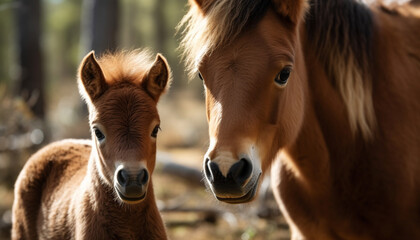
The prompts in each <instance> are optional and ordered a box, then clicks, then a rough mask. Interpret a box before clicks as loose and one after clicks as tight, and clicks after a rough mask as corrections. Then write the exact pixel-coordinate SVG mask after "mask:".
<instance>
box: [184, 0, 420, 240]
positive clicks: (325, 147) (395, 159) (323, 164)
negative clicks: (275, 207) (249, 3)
mask: <svg viewBox="0 0 420 240" xmlns="http://www.w3.org/2000/svg"><path fill="white" fill-rule="evenodd" d="M242 3H244V4H245V3H246V1H244V2H242ZM193 4H194V3H193ZM276 4H277V5H274V6H276V7H273V5H271V6H270V7H268V9H267V10H266V11H261V14H262V17H260V18H258V17H257V16H255V18H258V19H259V21H258V22H257V23H252V22H250V23H248V22H247V23H242V24H241V26H245V27H242V28H241V29H242V30H241V32H240V33H238V34H237V35H236V36H234V37H233V38H230V39H229V42H225V43H223V44H220V45H219V46H217V43H212V45H213V46H217V47H215V48H213V49H212V51H211V52H210V51H207V52H205V53H206V54H201V52H200V51H195V48H194V47H195V46H199V43H200V41H206V40H207V39H209V37H207V36H206V37H205V38H204V39H202V37H203V36H205V35H203V36H201V35H197V36H195V39H194V40H191V39H190V38H191V37H192V35H189V33H187V34H186V38H184V42H183V45H182V46H183V47H184V48H188V49H187V50H186V51H185V53H186V54H187V55H188V54H194V53H195V55H189V56H187V58H188V59H195V61H196V63H195V66H197V67H198V70H199V71H200V73H201V75H202V76H203V78H204V84H205V88H206V104H207V117H208V122H209V135H210V147H209V150H208V152H207V154H206V158H207V160H206V161H208V160H211V162H213V163H216V164H217V165H218V166H219V168H220V171H221V172H222V174H224V175H225V176H227V174H228V171H229V168H230V167H231V166H232V165H233V164H235V163H236V162H237V161H238V159H240V158H243V157H244V156H247V157H249V158H251V160H252V162H253V169H254V170H253V171H254V173H253V174H259V173H261V172H262V173H263V174H264V173H266V172H267V171H268V170H269V168H270V166H271V175H272V179H273V189H274V192H275V196H276V199H277V201H278V203H279V207H280V208H281V210H282V212H283V214H284V215H285V216H286V218H287V220H288V223H289V225H290V227H291V230H292V238H293V239H420V148H419V146H420V138H419V137H418V136H420V125H419V123H420V101H419V98H418V94H419V92H420V81H418V80H419V76H420V60H419V59H420V38H419V37H418V36H420V15H419V14H418V13H419V8H415V7H414V4H411V5H410V4H407V5H405V6H396V7H394V8H392V9H387V8H385V9H384V8H383V6H381V5H372V6H371V7H370V8H367V7H366V6H364V5H361V3H360V2H358V1H353V0H327V1H318V0H317V1H311V2H310V8H311V9H309V10H308V13H307V16H306V17H302V18H301V19H300V20H299V21H298V22H297V24H296V25H293V24H290V21H288V20H287V19H285V17H284V14H283V12H281V11H280V10H279V9H291V8H290V7H289V6H283V8H282V7H280V8H279V7H278V5H279V4H280V5H281V4H292V2H291V1H281V0H279V1H276ZM295 4H296V5H295V7H298V8H299V7H300V8H302V6H303V5H304V4H301V2H300V1H296V2H295ZM299 4H300V5H299ZM194 7H196V6H193V7H192V9H193V8H194ZM241 8H242V9H243V8H246V7H245V6H241V7H238V9H241ZM300 10H301V11H304V9H300ZM221 11H223V10H221ZM225 11H226V12H229V10H226V9H225ZM208 12H211V10H208ZM202 14H204V15H203V16H200V15H197V16H188V15H187V18H189V19H196V18H203V19H205V18H206V16H205V13H202ZM226 14H227V13H226ZM218 15H219V16H220V15H223V13H222V12H219V13H218ZM227 15H228V14H227ZM209 19H211V18H209ZM209 19H208V20H209ZM219 19H222V18H221V17H220V18H219ZM196 22H197V21H196V20H194V21H189V20H188V19H187V20H186V22H185V24H191V25H194V24H196ZM218 23H219V24H220V22H218ZM214 24H216V22H211V23H209V25H210V26H213V25H214ZM243 24H244V25H243ZM195 27H196V26H189V27H188V28H189V29H195ZM200 27H201V28H203V30H202V32H206V29H205V28H206V27H205V25H202V26H200ZM229 28H234V26H230V27H229ZM225 33H226V34H228V35H229V32H225ZM215 34H216V35H220V34H221V33H220V32H218V33H215ZM222 35H223V34H222ZM211 39H222V37H213V38H211ZM189 43H194V44H195V46H192V47H191V46H189ZM200 54H201V55H200ZM285 66H292V68H293V70H292V73H291V75H290V78H289V80H288V83H287V85H286V86H283V87H279V86H277V85H276V84H275V83H274V81H273V79H274V78H275V76H276V75H277V74H278V73H279V71H280V70H282V69H283V68H284V67H285ZM204 167H206V166H204ZM255 169H257V170H255ZM259 169H260V170H259ZM206 176H207V175H206ZM251 177H252V176H251ZM251 177H250V180H249V181H250V182H252V181H253V180H252V178H251ZM207 181H208V183H209V185H210V187H213V186H212V184H213V183H212V181H211V180H209V179H207ZM247 184H248V183H247ZM248 185H249V184H248ZM214 194H215V195H216V197H222V198H239V197H241V196H240V195H237V193H234V192H232V193H231V194H228V193H224V195H223V196H218V195H217V194H216V193H214ZM248 200H249V199H248Z"/></svg>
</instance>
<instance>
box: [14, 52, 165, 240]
mask: <svg viewBox="0 0 420 240" xmlns="http://www.w3.org/2000/svg"><path fill="white" fill-rule="evenodd" d="M156 66H158V67H157V68H156ZM148 72H153V74H152V75H150V74H148ZM79 75H80V79H79V86H80V91H81V94H82V96H83V97H84V98H85V99H86V102H87V103H88V106H89V120H90V126H91V127H92V129H94V128H95V127H98V128H100V129H101V131H103V133H104V134H105V136H106V138H105V139H106V140H105V142H99V140H98V139H97V138H96V137H95V133H94V130H92V141H88V140H63V141H59V142H55V143H52V144H50V145H48V146H46V147H44V148H42V149H41V150H40V151H38V152H37V153H35V154H34V155H33V156H32V157H31V158H30V159H29V160H28V162H27V163H26V165H25V166H24V168H23V170H22V172H21V173H20V175H19V177H18V179H17V181H16V185H15V202H14V205H13V229H12V238H13V239H60V240H61V239H167V237H166V232H165V227H164V224H163V221H162V219H161V216H160V213H159V212H158V209H157V206H156V201H155V196H154V192H153V184H152V181H151V180H149V183H148V185H147V190H146V196H145V198H144V199H142V200H140V201H137V202H130V201H127V200H123V199H122V198H121V197H120V196H119V195H118V194H117V193H116V190H115V187H114V185H115V179H114V176H116V174H115V171H116V168H117V167H118V166H119V165H121V164H122V165H125V166H144V167H145V168H146V169H147V171H148V172H149V173H150V175H151V174H152V173H153V170H154V167H155V158H156V140H155V139H154V138H152V137H151V132H152V129H154V127H155V126H156V124H158V123H159V115H158V113H157V109H156V104H157V99H158V98H159V96H160V95H161V94H162V92H163V91H164V90H165V89H166V85H167V82H168V81H169V69H168V67H167V64H166V61H165V60H164V58H163V57H162V56H161V55H158V56H157V58H156V60H155V62H154V63H153V61H151V59H150V57H149V55H148V54H147V53H145V52H141V51H135V52H121V53H116V54H108V55H105V56H103V57H102V58H100V59H99V60H98V61H96V59H95V57H94V54H93V53H90V54H88V55H87V56H86V58H85V59H84V60H83V62H82V64H81V67H80V73H79ZM151 88H152V89H151Z"/></svg>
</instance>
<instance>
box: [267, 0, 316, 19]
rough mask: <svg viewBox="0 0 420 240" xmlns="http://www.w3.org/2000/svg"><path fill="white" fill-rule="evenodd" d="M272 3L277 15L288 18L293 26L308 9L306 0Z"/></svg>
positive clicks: (280, 0) (281, 0) (276, 0)
mask: <svg viewBox="0 0 420 240" xmlns="http://www.w3.org/2000/svg"><path fill="white" fill-rule="evenodd" d="M272 3H273V5H274V8H275V10H276V11H277V13H279V14H280V15H282V16H284V17H287V18H289V19H290V21H292V22H293V23H294V24H297V23H298V22H299V20H300V19H302V18H303V15H304V14H305V12H306V11H307V10H308V9H309V8H308V6H309V4H308V0H272Z"/></svg>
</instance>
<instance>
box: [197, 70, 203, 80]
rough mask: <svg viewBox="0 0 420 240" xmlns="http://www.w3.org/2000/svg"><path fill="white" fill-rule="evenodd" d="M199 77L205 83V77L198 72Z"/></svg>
mask: <svg viewBox="0 0 420 240" xmlns="http://www.w3.org/2000/svg"><path fill="white" fill-rule="evenodd" d="M198 77H199V78H200V79H201V81H203V76H202V75H201V73H200V72H198Z"/></svg>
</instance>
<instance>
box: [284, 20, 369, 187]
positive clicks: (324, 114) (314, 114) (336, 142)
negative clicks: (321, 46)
mask: <svg viewBox="0 0 420 240" xmlns="http://www.w3.org/2000/svg"><path fill="white" fill-rule="evenodd" d="M299 33H300V42H301V47H302V51H301V52H302V56H299V57H301V58H302V59H305V61H304V65H305V67H302V69H304V71H303V72H306V74H304V75H306V76H305V77H304V78H306V86H305V87H306V88H307V89H306V92H307V94H306V99H305V110H304V111H305V114H304V120H303V123H302V127H301V131H300V133H299V136H298V138H297V139H296V141H295V143H294V144H292V145H291V146H289V147H288V148H287V149H286V153H287V154H285V155H284V156H283V158H284V159H285V162H286V164H287V163H288V162H289V163H290V164H289V165H290V167H291V168H290V169H294V170H295V172H296V176H300V180H301V182H302V183H305V184H306V185H307V187H308V189H313V190H314V191H316V192H317V193H320V191H319V188H321V187H322V188H323V189H324V190H325V191H328V192H329V191H330V190H332V189H330V187H331V184H332V183H334V182H336V180H337V179H339V178H341V180H340V181H342V180H343V179H345V178H346V177H348V175H349V174H351V173H350V172H351V170H352V169H353V168H354V165H355V164H357V163H358V161H353V160H352V161H350V159H354V158H357V156H358V155H360V152H361V151H362V147H363V144H361V142H363V141H362V139H361V136H359V135H357V134H356V135H355V134H354V133H353V132H352V130H351V128H350V123H349V120H348V114H347V110H346V105H345V103H344V101H343V100H342V97H341V95H340V93H339V91H338V90H337V89H336V87H334V86H333V84H332V82H333V81H331V80H330V79H328V77H327V74H326V69H325V68H324V65H323V64H321V61H320V59H319V58H318V56H317V54H316V52H315V49H314V48H313V46H312V45H308V44H307V41H308V39H307V38H306V36H307V34H306V26H304V25H303V24H302V26H301V28H300V31H299ZM344 181H345V180H344Z"/></svg>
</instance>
